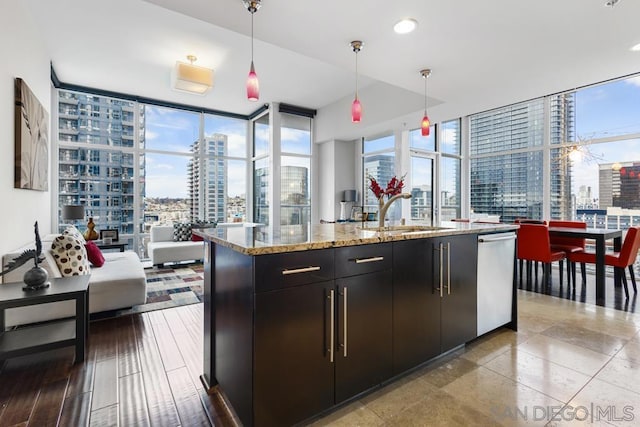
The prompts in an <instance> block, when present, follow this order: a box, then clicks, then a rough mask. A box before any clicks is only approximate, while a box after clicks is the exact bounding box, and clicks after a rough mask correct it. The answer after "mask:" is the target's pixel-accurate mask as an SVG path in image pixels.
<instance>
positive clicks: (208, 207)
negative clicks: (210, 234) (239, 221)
mask: <svg viewBox="0 0 640 427" xmlns="http://www.w3.org/2000/svg"><path fill="white" fill-rule="evenodd" d="M202 145H203V147H202V149H201V144H200V141H195V142H194V143H193V144H192V145H191V152H192V153H193V154H194V156H195V157H193V158H191V159H190V160H189V163H188V164H187V175H188V180H187V181H188V188H189V203H190V204H191V208H190V211H191V220H198V219H199V220H210V221H217V222H226V221H230V222H231V219H230V213H229V212H227V179H226V176H227V175H226V161H225V159H224V157H226V155H227V136H226V135H221V134H214V135H211V136H207V137H205V139H204V144H202Z"/></svg>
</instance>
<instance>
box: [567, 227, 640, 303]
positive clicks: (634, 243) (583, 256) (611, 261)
mask: <svg viewBox="0 0 640 427" xmlns="http://www.w3.org/2000/svg"><path fill="white" fill-rule="evenodd" d="M639 248H640V227H629V230H627V235H626V236H625V238H624V242H622V248H620V252H613V253H608V254H605V255H604V263H605V265H610V266H612V267H613V268H617V269H619V270H620V276H621V277H622V284H623V285H624V293H625V295H626V297H627V299H629V288H628V287H627V276H626V274H625V272H624V269H625V268H626V267H629V276H630V277H631V284H632V285H633V292H635V293H637V292H638V288H637V287H636V277H635V274H634V273H633V263H634V262H636V258H637V257H638V249H639ZM569 260H570V261H571V262H588V263H589V264H595V263H596V254H595V253H591V252H574V253H571V254H569Z"/></svg>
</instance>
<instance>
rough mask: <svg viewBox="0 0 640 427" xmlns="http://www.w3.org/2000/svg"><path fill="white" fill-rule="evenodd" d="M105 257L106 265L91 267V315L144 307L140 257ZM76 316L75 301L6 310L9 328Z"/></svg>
mask: <svg viewBox="0 0 640 427" xmlns="http://www.w3.org/2000/svg"><path fill="white" fill-rule="evenodd" d="M103 255H104V258H105V263H104V266H103V267H102V268H91V278H90V279H89V312H90V313H98V312H101V311H107V310H117V309H121V308H125V307H131V306H132V305H137V304H144V303H145V301H146V298H147V291H146V278H145V274H144V268H143V267H142V263H141V262H140V258H138V255H137V254H136V253H135V252H132V251H125V252H110V253H104V254H103ZM54 264H55V262H54ZM56 271H57V269H56ZM12 273H13V272H12ZM56 277H60V275H58V276H56ZM74 313H75V303H74V301H59V302H53V303H46V304H38V305H33V306H28V307H17V308H9V309H7V310H5V321H6V323H5V325H6V326H15V325H24V324H28V323H34V322H42V321H46V320H53V319H61V318H64V317H69V316H73V314H74Z"/></svg>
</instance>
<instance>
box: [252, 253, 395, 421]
mask: <svg viewBox="0 0 640 427" xmlns="http://www.w3.org/2000/svg"><path fill="white" fill-rule="evenodd" d="M391 255H392V250H391V244H379V245H367V246H360V247H349V248H339V249H336V250H334V249H326V250H318V251H307V252H300V253H289V254H278V255H268V256H261V257H256V259H255V269H256V276H255V283H256V294H255V317H254V322H255V323H254V328H255V344H254V345H255V351H254V366H255V372H254V396H253V402H254V403H253V416H254V420H255V424H256V425H260V426H262V425H267V426H270V425H293V424H295V423H297V422H300V421H303V420H305V419H306V418H309V417H311V416H313V415H315V414H317V413H319V412H321V411H322V410H325V409H328V408H330V407H331V406H333V405H334V404H336V403H340V402H342V401H344V400H346V399H349V398H350V397H352V396H355V395H356V394H358V393H360V392H363V391H365V390H367V389H369V388H371V387H374V386H376V385H378V384H380V383H382V382H383V381H384V380H386V379H388V378H390V377H391V375H392V369H391V355H392V351H391V348H392V338H391V322H392V315H391V309H392V303H391V301H392V276H391V265H392V262H391ZM334 259H335V273H334ZM334 275H335V276H338V275H339V276H341V277H337V278H336V279H335V280H324V279H327V278H332V277H333V276H334ZM319 280H323V281H319ZM315 282H317V283H315Z"/></svg>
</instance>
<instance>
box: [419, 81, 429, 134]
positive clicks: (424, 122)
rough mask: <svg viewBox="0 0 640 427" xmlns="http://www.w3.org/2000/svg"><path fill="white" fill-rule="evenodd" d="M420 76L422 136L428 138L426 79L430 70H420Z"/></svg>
mask: <svg viewBox="0 0 640 427" xmlns="http://www.w3.org/2000/svg"><path fill="white" fill-rule="evenodd" d="M420 75H421V76H422V78H423V79H424V117H423V118H422V124H421V126H420V127H421V129H422V136H429V131H430V128H431V120H429V116H428V115H427V79H428V78H429V76H430V75H431V70H430V69H429V68H425V69H424V70H420Z"/></svg>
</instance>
